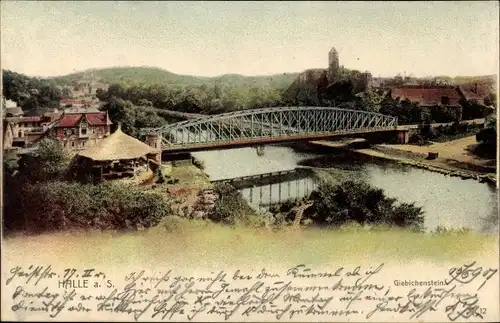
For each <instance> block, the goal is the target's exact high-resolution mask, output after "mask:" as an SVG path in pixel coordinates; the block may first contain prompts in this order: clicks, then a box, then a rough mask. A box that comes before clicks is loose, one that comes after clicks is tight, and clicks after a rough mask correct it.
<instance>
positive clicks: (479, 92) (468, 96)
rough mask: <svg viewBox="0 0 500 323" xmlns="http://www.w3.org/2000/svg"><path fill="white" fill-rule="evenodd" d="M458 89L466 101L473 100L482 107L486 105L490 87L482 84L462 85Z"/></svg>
mask: <svg viewBox="0 0 500 323" xmlns="http://www.w3.org/2000/svg"><path fill="white" fill-rule="evenodd" d="M458 89H459V91H460V93H461V95H462V96H463V98H464V99H465V100H467V101H470V100H474V101H477V103H479V104H482V105H488V103H489V102H488V98H489V95H490V87H489V86H488V85H484V84H477V83H474V84H463V85H459V86H458Z"/></svg>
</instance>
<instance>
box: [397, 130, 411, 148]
mask: <svg viewBox="0 0 500 323" xmlns="http://www.w3.org/2000/svg"><path fill="white" fill-rule="evenodd" d="M397 134H398V143H399V144H402V145H404V144H407V143H408V142H409V141H410V131H409V130H399V131H398V132H397Z"/></svg>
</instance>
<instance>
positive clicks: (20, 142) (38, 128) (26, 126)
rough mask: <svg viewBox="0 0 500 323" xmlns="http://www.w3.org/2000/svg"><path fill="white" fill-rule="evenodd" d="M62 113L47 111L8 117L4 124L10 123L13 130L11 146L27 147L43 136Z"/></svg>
mask: <svg viewBox="0 0 500 323" xmlns="http://www.w3.org/2000/svg"><path fill="white" fill-rule="evenodd" d="M61 115H62V114H61V113H45V114H43V115H42V116H20V117H6V118H5V119H4V124H5V123H6V124H8V125H9V127H10V128H11V131H12V143H11V146H10V147H26V146H28V145H30V144H32V143H33V142H35V141H37V140H38V139H40V138H42V137H43V136H45V135H46V132H47V130H49V129H50V127H51V126H52V125H53V124H54V122H55V121H56V120H58V119H59V118H60V117H61ZM4 140H5V139H4ZM10 147H9V148H10ZM4 148H5V144H4Z"/></svg>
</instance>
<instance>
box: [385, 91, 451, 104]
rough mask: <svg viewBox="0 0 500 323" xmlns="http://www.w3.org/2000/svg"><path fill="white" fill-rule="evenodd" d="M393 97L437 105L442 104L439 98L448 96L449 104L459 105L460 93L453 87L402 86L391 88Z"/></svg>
mask: <svg viewBox="0 0 500 323" xmlns="http://www.w3.org/2000/svg"><path fill="white" fill-rule="evenodd" d="M390 95H391V97H392V98H393V99H397V98H399V99H400V100H405V99H408V100H410V101H411V102H417V103H419V104H420V105H422V106H437V105H442V103H441V98H442V97H448V98H449V104H447V105H449V106H459V105H460V99H461V97H460V94H459V93H458V91H457V89H456V88H454V87H435V88H421V87H415V88H411V87H404V88H393V89H392V90H391V92H390Z"/></svg>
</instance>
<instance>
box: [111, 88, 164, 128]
mask: <svg viewBox="0 0 500 323" xmlns="http://www.w3.org/2000/svg"><path fill="white" fill-rule="evenodd" d="M104 109H107V111H108V114H109V117H110V119H111V120H113V122H114V123H121V126H122V131H123V132H125V133H127V134H129V135H131V136H133V137H138V136H139V135H140V134H139V130H140V128H147V127H161V126H164V125H166V124H167V121H166V120H165V119H164V118H162V117H160V116H159V115H158V113H157V112H155V111H154V110H152V109H151V108H148V107H145V108H143V107H139V106H135V105H133V104H132V102H130V101H125V100H123V99H120V98H116V97H114V96H113V97H112V98H111V99H110V101H109V102H108V104H107V105H106V106H105V107H104Z"/></svg>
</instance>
